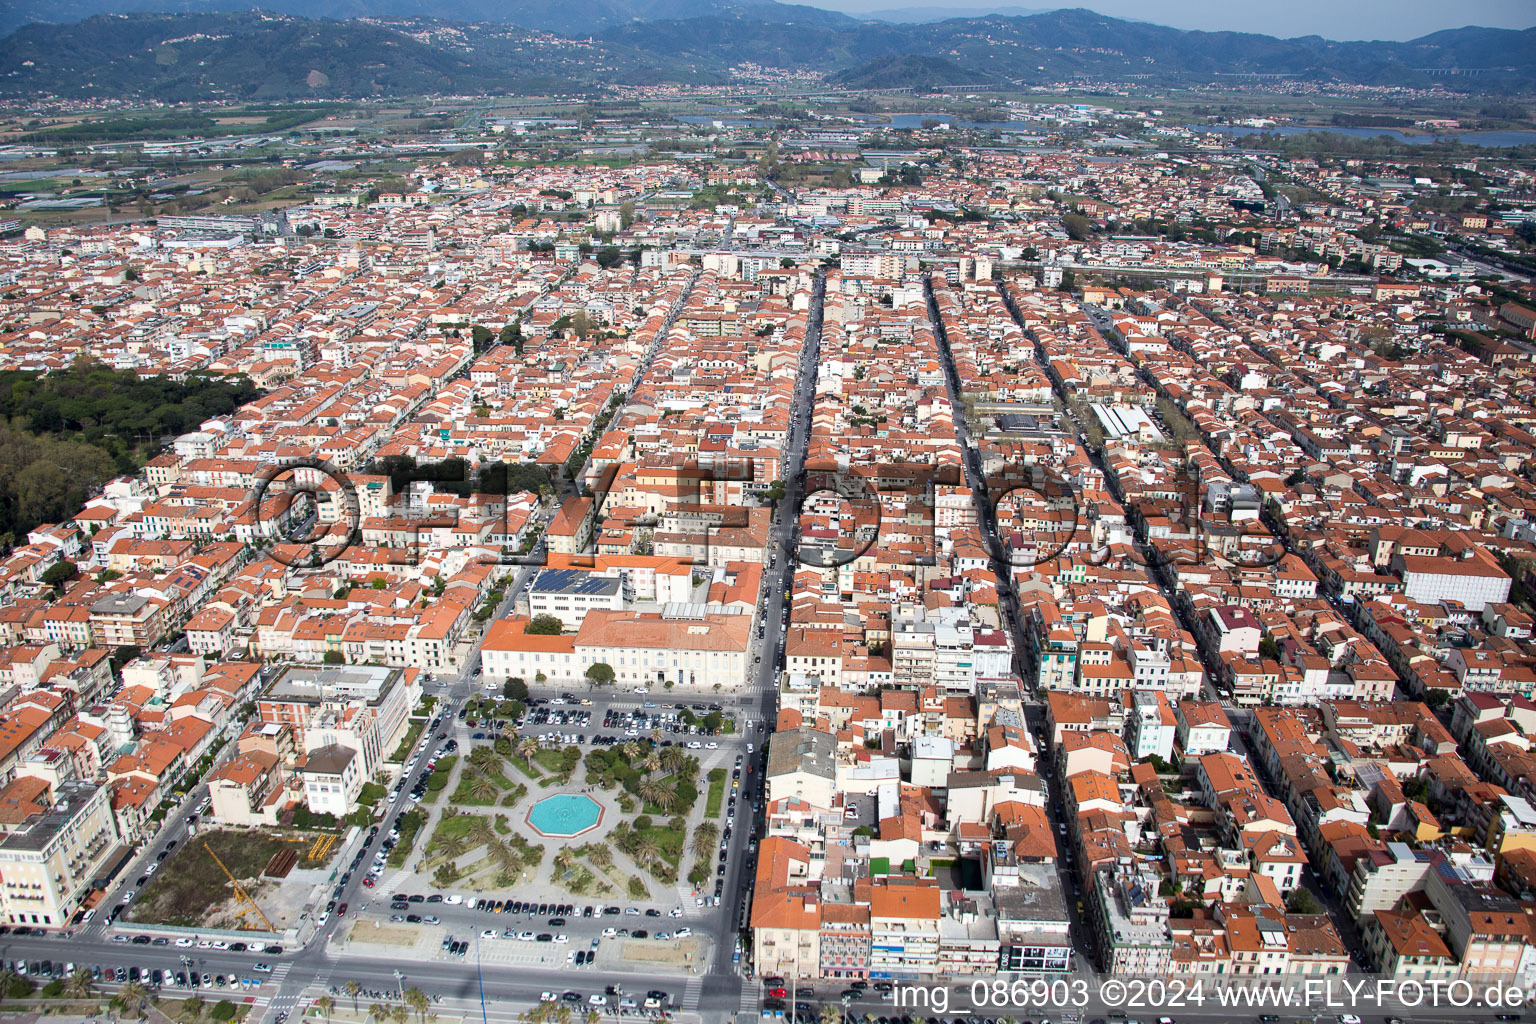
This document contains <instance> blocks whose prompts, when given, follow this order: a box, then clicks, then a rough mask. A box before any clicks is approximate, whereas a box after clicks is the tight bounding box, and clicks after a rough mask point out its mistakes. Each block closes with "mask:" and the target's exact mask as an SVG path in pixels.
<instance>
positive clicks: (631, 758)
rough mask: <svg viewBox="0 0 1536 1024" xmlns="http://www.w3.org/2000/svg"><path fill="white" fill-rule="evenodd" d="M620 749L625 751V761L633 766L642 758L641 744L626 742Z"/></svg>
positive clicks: (631, 741) (632, 741)
mask: <svg viewBox="0 0 1536 1024" xmlns="http://www.w3.org/2000/svg"><path fill="white" fill-rule="evenodd" d="M619 749H620V750H622V751H624V760H626V761H628V762H630V763H631V764H633V763H634V762H635V760H636V759H637V758H638V757H639V756H640V744H638V743H636V742H635V741H634V740H628V741H626V742H625V744H624V746H622V747H620V748H619Z"/></svg>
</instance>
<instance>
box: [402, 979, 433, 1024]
mask: <svg viewBox="0 0 1536 1024" xmlns="http://www.w3.org/2000/svg"><path fill="white" fill-rule="evenodd" d="M405 1005H406V1006H409V1007H410V1008H411V1009H413V1010H415V1011H416V1015H417V1016H418V1017H420V1018H421V1019H422V1021H423V1022H425V1021H426V1019H427V1008H428V1007H430V1006H431V1005H432V1001H431V1000H429V999H428V998H427V994H426V993H425V992H423V991H422V990H421V989H419V988H417V987H415V986H414V985H413V986H411V987H410V988H408V989H406V990H405Z"/></svg>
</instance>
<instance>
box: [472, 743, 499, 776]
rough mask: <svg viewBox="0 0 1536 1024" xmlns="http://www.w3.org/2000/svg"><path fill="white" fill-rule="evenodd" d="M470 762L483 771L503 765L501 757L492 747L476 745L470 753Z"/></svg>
mask: <svg viewBox="0 0 1536 1024" xmlns="http://www.w3.org/2000/svg"><path fill="white" fill-rule="evenodd" d="M469 763H470V764H471V765H473V766H474V767H476V768H478V769H480V770H481V771H482V772H493V771H495V770H496V769H497V768H499V767H500V766H501V758H500V757H499V756H498V755H497V753H496V751H494V750H492V749H491V748H490V747H476V748H475V749H474V751H473V752H472V753H471V754H470V755H469Z"/></svg>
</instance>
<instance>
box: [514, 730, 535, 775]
mask: <svg viewBox="0 0 1536 1024" xmlns="http://www.w3.org/2000/svg"><path fill="white" fill-rule="evenodd" d="M538 749H539V744H538V741H537V740H535V739H534V738H533V737H532V736H524V737H523V738H522V739H520V740H518V741H517V756H518V757H520V758H522V759H523V761H524V762H526V763H527V765H528V770H529V771H533V755H534V753H535V752H536V751H537V750H538Z"/></svg>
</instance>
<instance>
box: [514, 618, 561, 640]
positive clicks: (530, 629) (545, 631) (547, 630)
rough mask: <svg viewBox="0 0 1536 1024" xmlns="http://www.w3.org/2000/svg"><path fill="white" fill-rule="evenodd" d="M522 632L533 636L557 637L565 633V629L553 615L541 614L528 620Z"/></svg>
mask: <svg viewBox="0 0 1536 1024" xmlns="http://www.w3.org/2000/svg"><path fill="white" fill-rule="evenodd" d="M523 632H525V633H528V634H530V635H533V636H559V635H560V634H561V633H563V632H565V627H564V626H562V625H561V624H560V620H559V619H557V618H555V617H554V616H553V615H547V614H541V615H535V616H534V617H533V618H532V619H530V620H529V621H528V625H527V626H526V627H525V628H524V630H523Z"/></svg>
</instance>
